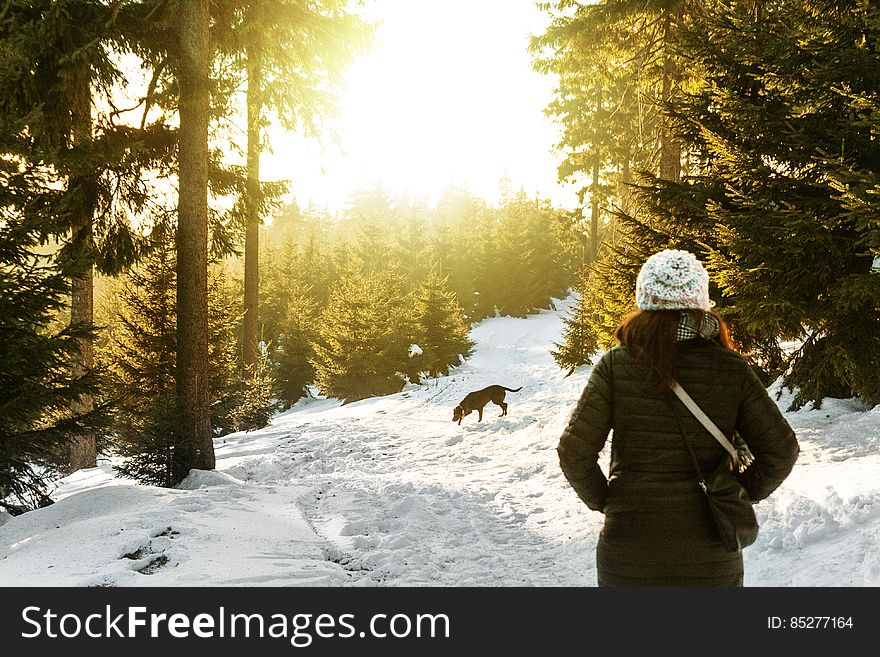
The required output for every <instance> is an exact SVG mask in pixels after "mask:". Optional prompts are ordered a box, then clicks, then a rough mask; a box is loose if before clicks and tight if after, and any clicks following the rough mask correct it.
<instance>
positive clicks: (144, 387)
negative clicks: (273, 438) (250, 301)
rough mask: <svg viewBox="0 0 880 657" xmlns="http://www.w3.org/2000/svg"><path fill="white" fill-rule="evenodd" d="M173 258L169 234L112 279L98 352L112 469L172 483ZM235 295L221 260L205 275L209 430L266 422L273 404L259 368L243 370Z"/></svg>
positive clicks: (267, 381)
mask: <svg viewBox="0 0 880 657" xmlns="http://www.w3.org/2000/svg"><path fill="white" fill-rule="evenodd" d="M175 290H176V258H175V254H174V250H173V248H172V246H171V244H170V242H169V241H168V240H164V239H161V238H160V239H158V240H157V246H156V247H155V248H154V249H153V250H152V251H151V252H150V253H149V254H148V255H147V256H146V257H145V259H144V261H143V262H142V263H141V265H139V266H138V267H136V268H133V269H132V270H130V271H129V272H127V273H126V274H125V275H124V277H123V280H122V281H121V283H120V285H119V293H118V296H119V298H120V301H121V304H120V306H119V308H118V310H117V312H116V314H115V316H114V317H112V318H109V319H110V321H109V322H108V323H109V333H110V340H109V344H108V345H107V347H106V348H105V349H104V350H102V351H101V352H99V357H100V358H101V360H102V361H104V362H106V364H107V367H108V369H109V370H110V371H111V372H112V377H111V387H110V392H111V395H112V397H113V398H114V399H115V400H116V412H115V414H114V422H113V449H114V450H115V451H116V453H118V454H119V455H120V456H121V457H122V458H123V463H122V464H121V465H119V466H117V469H118V470H119V471H120V472H121V473H122V474H123V475H125V476H128V477H132V478H134V479H137V480H138V481H140V482H142V483H148V484H154V485H158V486H173V485H174V484H176V483H177V480H176V472H175V469H174V467H175V463H176V455H175V451H176V450H177V449H178V446H179V441H178V438H177V435H176V431H177V417H176V411H175V406H174V402H175V398H176V388H175V378H176V363H175V353H176V350H177V344H176V343H177V330H176V325H177V322H176V308H175V305H176V294H175ZM239 308H240V304H239V299H238V295H237V293H236V289H235V288H234V286H232V285H231V284H230V282H229V281H228V280H227V277H226V275H225V274H224V271H223V267H222V265H219V264H215V265H213V266H212V267H211V269H210V272H209V278H208V309H209V311H208V318H207V319H208V335H209V340H208V346H209V369H208V373H209V383H210V389H211V398H210V404H211V409H212V435H213V436H215V437H219V436H222V435H225V434H227V433H230V432H233V431H241V430H247V429H252V428H258V427H259V426H265V424H266V423H267V422H268V418H269V415H270V413H271V410H272V404H271V400H270V399H269V393H268V390H269V389H270V388H271V379H270V378H269V377H268V373H267V371H266V369H265V368H263V369H261V370H257V371H249V370H242V367H241V360H240V357H239V350H238V337H237V335H236V328H237V326H238V324H239V321H240V313H239Z"/></svg>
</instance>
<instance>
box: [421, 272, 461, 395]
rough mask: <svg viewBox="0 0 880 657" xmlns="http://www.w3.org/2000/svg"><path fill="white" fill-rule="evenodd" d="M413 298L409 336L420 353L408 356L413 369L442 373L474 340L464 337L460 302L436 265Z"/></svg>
mask: <svg viewBox="0 0 880 657" xmlns="http://www.w3.org/2000/svg"><path fill="white" fill-rule="evenodd" d="M414 302H415V303H414V309H413V310H414V326H413V328H414V331H413V334H414V335H413V339H414V340H415V344H416V345H418V347H419V348H420V349H421V354H418V355H416V356H413V357H412V360H413V362H414V365H415V368H414V369H415V371H416V372H418V371H424V372H428V373H429V374H430V375H431V376H445V375H446V374H448V373H449V367H450V366H451V365H457V364H458V363H459V362H460V359H461V358H462V357H464V358H467V357H468V356H469V355H470V354H471V351H472V349H473V346H474V343H473V341H472V340H471V339H470V338H469V337H468V325H467V323H466V322H465V321H464V317H463V316H462V312H461V306H459V305H458V301H457V300H456V298H455V294H454V293H452V292H450V291H449V286H448V281H447V279H446V277H444V276H441V274H440V272H439V268H438V267H437V266H436V265H435V266H433V267H431V269H430V270H429V272H428V275H427V277H426V278H425V280H424V281H423V282H422V284H421V285H420V286H419V287H418V289H417V290H416V292H415V298H414ZM410 379H411V380H414V379H413V377H412V376H411V377H410ZM414 382H415V380H414Z"/></svg>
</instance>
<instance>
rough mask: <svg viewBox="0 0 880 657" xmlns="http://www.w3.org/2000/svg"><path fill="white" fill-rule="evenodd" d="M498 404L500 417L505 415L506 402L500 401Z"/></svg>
mask: <svg viewBox="0 0 880 657" xmlns="http://www.w3.org/2000/svg"><path fill="white" fill-rule="evenodd" d="M498 405H499V406H500V407H501V417H504V416H505V415H507V404H505V403H504V402H501V403H500V404H498Z"/></svg>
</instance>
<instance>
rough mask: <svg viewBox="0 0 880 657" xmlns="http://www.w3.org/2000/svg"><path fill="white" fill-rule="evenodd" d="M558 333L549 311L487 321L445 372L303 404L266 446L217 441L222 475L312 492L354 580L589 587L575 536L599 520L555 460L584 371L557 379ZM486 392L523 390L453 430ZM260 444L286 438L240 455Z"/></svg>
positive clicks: (323, 529) (319, 520)
mask: <svg viewBox="0 0 880 657" xmlns="http://www.w3.org/2000/svg"><path fill="white" fill-rule="evenodd" d="M560 328H561V322H560V320H559V317H558V315H557V314H556V313H549V312H547V313H542V314H541V315H538V316H536V317H532V318H529V319H513V318H496V319H493V320H490V321H488V322H483V323H482V324H481V325H480V326H478V327H477V328H476V329H475V330H474V333H473V337H474V339H475V340H476V341H477V343H478V345H479V346H478V349H477V351H476V352H475V354H474V356H473V357H472V358H471V359H470V360H469V361H468V362H467V363H466V364H465V365H463V366H461V367H459V368H457V369H456V370H455V372H454V374H453V375H452V376H450V377H446V378H443V379H440V380H439V381H436V382H432V383H431V384H430V385H429V386H425V387H411V389H408V390H405V391H404V392H402V393H399V394H397V395H391V396H388V397H384V398H381V399H371V400H365V401H362V402H356V403H353V404H349V405H347V406H339V405H338V404H335V403H331V402H327V401H317V402H313V403H312V404H311V405H306V406H305V407H304V408H303V409H301V410H294V411H291V412H288V413H287V414H285V415H283V416H281V417H279V418H277V419H276V420H275V421H274V423H273V428H274V431H275V432H277V433H276V435H275V436H273V437H271V438H268V437H267V436H266V435H265V433H264V434H263V435H260V436H256V435H255V436H254V437H253V438H251V439H249V438H248V437H247V436H244V437H239V438H238V439H237V440H236V442H235V444H230V445H224V446H221V447H220V448H219V449H218V452H217V454H218V459H219V466H218V467H221V468H222V469H223V470H224V471H225V472H227V473H228V474H231V475H232V476H234V477H236V478H239V479H241V480H243V481H253V482H261V483H265V482H277V481H290V482H292V483H293V482H296V483H298V484H300V485H305V486H306V487H307V488H309V489H310V490H311V493H310V494H309V495H307V496H305V497H304V498H303V500H302V502H301V508H302V509H303V510H304V512H305V514H306V516H307V517H308V518H309V520H310V522H311V523H312V525H313V527H314V528H315V530H316V531H317V532H318V534H319V535H320V536H322V537H323V538H324V539H326V540H327V541H328V544H329V546H330V547H329V550H330V552H331V554H332V557H333V558H334V559H335V560H337V561H338V562H339V563H341V564H342V565H343V566H344V567H345V568H346V570H347V572H349V573H350V577H351V579H352V581H353V582H357V581H358V580H364V583H366V582H369V583H381V584H416V585H425V584H435V585H461V584H474V585H504V584H509V585H510V584H517V585H518V584H523V585H551V584H561V583H577V584H588V583H589V582H590V577H591V574H590V573H591V569H592V564H591V563H590V562H591V561H592V552H591V550H590V549H589V548H588V547H587V542H585V539H587V538H592V539H593V540H595V535H596V532H597V531H598V528H599V518H598V517H595V518H591V517H590V516H591V515H592V514H588V513H586V512H585V511H584V510H583V509H582V507H581V505H580V503H579V501H578V500H577V498H576V496H575V495H574V494H573V493H572V492H571V491H570V490H569V489H568V488H567V487H566V485H565V482H564V480H563V478H562V476H561V473H560V472H559V468H558V461H557V457H556V451H555V447H556V444H557V442H558V440H559V435H560V433H561V430H562V426H563V424H564V422H565V420H566V419H567V415H568V412H569V409H570V407H571V405H572V404H573V403H574V401H575V399H576V397H577V395H578V394H579V391H580V389H581V388H582V387H583V383H584V378H585V376H586V374H585V373H583V374H581V375H579V376H574V377H570V378H569V379H567V380H565V381H563V377H562V373H561V372H560V371H559V369H558V368H557V367H556V366H555V364H554V363H553V360H552V358H551V357H550V355H549V352H548V349H547V346H548V342H547V336H548V335H553V334H558V333H559V330H560ZM492 383H500V384H502V385H506V386H508V387H511V388H516V387H519V386H522V387H523V389H522V391H520V392H518V393H508V396H507V402H508V404H509V405H510V407H509V410H508V416H506V417H504V418H500V417H499V414H500V410H499V409H498V407H496V406H494V405H492V404H490V405H489V406H487V408H486V410H485V413H484V418H483V422H482V423H478V422H477V418H476V414H472V415H470V416H468V417H467V418H465V420H464V421H463V422H462V425H461V427H459V426H458V425H457V424H455V423H453V422H452V421H451V418H452V409H453V407H455V405H456V404H458V402H459V401H460V400H461V398H462V397H464V395H465V394H467V393H468V392H470V391H471V390H476V389H479V388H481V387H484V386H486V385H489V384H492ZM550 383H552V385H548V384H550ZM281 436H285V438H283V439H281V438H280V437H281ZM267 438H268V439H269V440H270V441H272V442H273V443H274V442H277V441H278V440H279V439H281V440H286V441H287V442H286V443H285V444H284V445H283V446H282V448H280V449H277V450H275V451H273V452H272V453H271V455H259V456H250V455H248V454H247V453H242V448H243V447H245V446H246V445H248V446H249V447H250V448H252V449H256V450H258V451H261V450H262V449H263V447H258V445H262V444H263V443H264V441H265V440H267ZM561 532H562V533H565V535H564V536H562V535H561ZM566 532H567V533H566ZM569 536H571V537H576V538H577V539H579V540H577V541H575V542H570V541H568V538H569Z"/></svg>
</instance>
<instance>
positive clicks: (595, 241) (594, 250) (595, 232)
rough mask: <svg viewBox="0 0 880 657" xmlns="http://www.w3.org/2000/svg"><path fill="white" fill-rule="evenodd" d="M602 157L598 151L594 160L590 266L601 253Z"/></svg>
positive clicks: (591, 196) (591, 188) (591, 195)
mask: <svg viewBox="0 0 880 657" xmlns="http://www.w3.org/2000/svg"><path fill="white" fill-rule="evenodd" d="M600 160H601V156H600V155H599V151H598V150H597V151H596V154H595V155H594V159H593V182H592V184H591V185H590V206H591V208H590V264H593V263H594V262H596V254H598V253H599V170H600V167H599V165H600Z"/></svg>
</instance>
